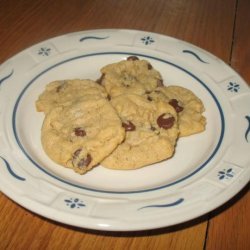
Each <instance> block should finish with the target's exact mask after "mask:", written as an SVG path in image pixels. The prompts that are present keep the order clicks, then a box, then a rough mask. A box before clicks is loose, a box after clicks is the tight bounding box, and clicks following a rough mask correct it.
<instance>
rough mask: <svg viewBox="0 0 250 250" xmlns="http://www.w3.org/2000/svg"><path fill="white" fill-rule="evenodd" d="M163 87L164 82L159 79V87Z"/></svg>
mask: <svg viewBox="0 0 250 250" xmlns="http://www.w3.org/2000/svg"><path fill="white" fill-rule="evenodd" d="M162 86H164V84H163V80H162V79H158V80H157V87H162Z"/></svg>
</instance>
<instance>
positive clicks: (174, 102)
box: [169, 99, 183, 113]
mask: <svg viewBox="0 0 250 250" xmlns="http://www.w3.org/2000/svg"><path fill="white" fill-rule="evenodd" d="M169 104H170V105H171V106H172V107H173V108H174V109H175V111H176V112H177V113H180V112H181V111H182V110H183V107H181V106H180V105H179V102H178V101H177V100H176V99H171V100H170V101H169Z"/></svg>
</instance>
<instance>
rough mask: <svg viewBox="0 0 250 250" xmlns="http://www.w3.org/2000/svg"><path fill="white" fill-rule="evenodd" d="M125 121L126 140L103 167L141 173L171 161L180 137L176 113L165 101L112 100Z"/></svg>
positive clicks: (126, 96)
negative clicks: (149, 166) (133, 170)
mask: <svg viewBox="0 0 250 250" xmlns="http://www.w3.org/2000/svg"><path fill="white" fill-rule="evenodd" d="M111 104H112V105H113V107H114V108H115V110H116V111H117V113H118V115H119V116H120V118H121V120H122V126H123V127H124V129H125V131H126V136H125V140H124V141H123V142H122V143H121V144H120V145H118V147H117V148H116V149H115V150H114V151H113V152H112V153H111V154H110V155H109V156H107V157H106V158H105V159H104V160H103V161H102V163H101V165H103V166H105V167H107V168H111V169H137V168H140V167H143V166H146V165H149V164H152V163H156V162H159V161H162V160H165V159H167V158H170V157H171V156H172V155H173V153H174V150H175V144H176V139H177V137H178V133H179V130H178V125H177V124H178V121H177V114H176V111H175V109H174V108H173V107H172V106H171V105H170V104H168V103H166V102H163V101H161V100H156V101H154V100H148V99H147V98H146V97H145V96H139V95H135V94H124V95H119V96H117V97H113V98H112V99H111Z"/></svg>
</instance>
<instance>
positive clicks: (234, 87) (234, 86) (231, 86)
mask: <svg viewBox="0 0 250 250" xmlns="http://www.w3.org/2000/svg"><path fill="white" fill-rule="evenodd" d="M239 89H240V85H239V84H238V83H236V82H229V84H228V86H227V90H228V91H231V92H236V93H237V92H238V91H239Z"/></svg>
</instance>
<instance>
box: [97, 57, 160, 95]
mask: <svg viewBox="0 0 250 250" xmlns="http://www.w3.org/2000/svg"><path fill="white" fill-rule="evenodd" d="M101 73H102V76H101V78H100V79H99V80H98V83H100V84H101V85H103V86H104V87H105V89H106V91H107V92H108V94H109V95H110V96H111V97H114V96H118V95H121V94H138V95H140V94H144V93H145V92H148V91H152V90H154V89H155V88H157V87H158V86H162V77H161V75H160V73H159V72H158V71H157V70H155V69H153V67H152V65H151V64H150V63H149V62H148V61H146V60H139V59H138V58H137V57H135V56H130V57H128V58H127V60H123V61H120V62H118V63H113V64H109V65H107V66H105V67H103V68H102V69H101Z"/></svg>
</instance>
